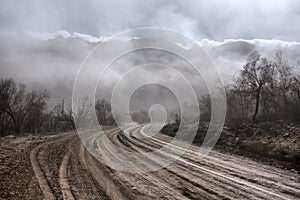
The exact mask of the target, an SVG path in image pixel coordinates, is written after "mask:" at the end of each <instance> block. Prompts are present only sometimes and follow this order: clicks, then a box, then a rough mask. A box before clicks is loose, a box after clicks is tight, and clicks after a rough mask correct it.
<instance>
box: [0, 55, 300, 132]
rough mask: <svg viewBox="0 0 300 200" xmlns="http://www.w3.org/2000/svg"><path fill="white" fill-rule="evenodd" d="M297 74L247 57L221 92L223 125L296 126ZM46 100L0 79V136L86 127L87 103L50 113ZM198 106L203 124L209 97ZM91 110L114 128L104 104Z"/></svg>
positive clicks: (280, 60)
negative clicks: (283, 123) (224, 101)
mask: <svg viewBox="0 0 300 200" xmlns="http://www.w3.org/2000/svg"><path fill="white" fill-rule="evenodd" d="M297 69H298V68H297V66H296V65H292V64H290V63H289V61H288V60H287V59H286V58H285V57H284V56H283V54H282V53H277V54H276V55H275V58H274V59H269V58H266V57H264V56H262V55H261V54H260V53H259V52H258V51H253V52H252V53H251V54H250V55H249V56H248V58H247V60H246V64H245V65H243V66H242V68H241V70H240V72H239V73H238V74H237V75H236V76H234V78H233V82H232V84H230V85H228V86H226V96H227V116H226V123H227V124H240V123H242V122H252V123H256V122H260V121H276V120H288V121H297V122H299V121H300V74H299V72H297V71H296V70H297ZM49 99H50V95H49V93H48V92H47V90H43V91H36V90H32V91H29V90H27V89H26V86H25V85H24V84H17V83H16V82H15V81H14V80H13V79H1V80H0V136H5V135H9V134H16V135H21V134H23V133H49V132H52V133H53V132H54V133H58V132H65V131H69V130H75V129H76V125H80V124H87V122H88V123H89V124H91V120H92V119H90V116H91V115H90V114H91V111H92V108H93V106H92V103H91V101H90V100H89V99H88V98H78V99H75V100H73V108H72V106H71V104H68V105H66V106H64V102H61V103H58V104H57V105H56V106H55V107H54V108H53V109H51V110H50V109H49V108H48V107H47V101H48V100H49ZM199 105H200V106H201V107H200V110H201V111H202V112H201V115H202V116H201V119H202V120H204V121H205V120H206V121H209V119H210V110H211V103H210V98H209V95H207V96H202V98H200V100H199ZM94 109H95V111H96V116H97V120H98V121H97V122H93V123H99V124H100V125H103V126H112V125H115V120H114V118H113V115H112V110H111V105H110V103H109V102H108V101H107V100H105V99H99V100H97V101H96V103H95V107H94ZM203 111H204V112H203ZM121 117H122V116H121ZM131 117H132V119H133V120H134V121H136V122H138V123H146V122H149V121H150V118H149V115H148V113H147V112H146V111H140V112H134V113H131ZM178 119H179V117H178V116H177V121H178ZM175 120H176V117H175Z"/></svg>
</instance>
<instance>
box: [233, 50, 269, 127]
mask: <svg viewBox="0 0 300 200" xmlns="http://www.w3.org/2000/svg"><path fill="white" fill-rule="evenodd" d="M273 74H274V65H273V64H272V63H271V62H270V61H268V60H267V58H264V57H261V56H260V55H259V53H258V52H257V51H254V52H252V53H251V54H250V55H249V57H248V59H247V63H246V65H244V66H243V69H242V70H241V73H240V77H239V78H238V80H237V84H238V87H239V88H243V89H244V90H246V91H247V92H248V93H249V94H251V95H252V96H253V97H254V99H255V109H254V113H253V116H252V120H253V122H255V121H256V117H257V113H258V111H259V106H260V98H261V92H262V89H263V87H264V86H265V85H266V84H268V83H271V82H272V79H273Z"/></svg>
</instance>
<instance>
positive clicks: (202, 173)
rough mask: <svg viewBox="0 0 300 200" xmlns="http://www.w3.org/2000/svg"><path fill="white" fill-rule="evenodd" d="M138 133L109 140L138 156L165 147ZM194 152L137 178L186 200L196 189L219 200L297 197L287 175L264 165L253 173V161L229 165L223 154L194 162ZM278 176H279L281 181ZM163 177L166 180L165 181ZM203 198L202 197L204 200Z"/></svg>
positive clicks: (112, 153) (193, 196)
mask: <svg viewBox="0 0 300 200" xmlns="http://www.w3.org/2000/svg"><path fill="white" fill-rule="evenodd" d="M137 131H140V130H139V128H137V129H136V130H134V129H132V128H131V129H129V131H128V134H125V133H121V134H117V133H111V134H113V135H110V136H109V139H110V140H113V141H112V142H113V144H115V145H118V146H122V148H124V149H127V150H129V151H135V152H140V153H145V152H148V151H153V150H155V149H157V148H160V147H161V146H164V145H165V144H166V142H164V141H161V140H159V139H154V138H145V137H144V138H140V137H139V138H137V137H135V136H134V135H135V134H137ZM125 132H126V131H125ZM99 142H100V144H98V145H102V148H104V147H105V150H104V151H107V152H106V153H108V156H111V157H116V158H117V159H118V156H122V155H114V152H113V151H111V150H110V147H109V146H108V145H107V144H106V143H105V141H100V140H99ZM101 142H102V143H101ZM105 145H106V146H105ZM173 148H174V149H176V148H177V147H176V146H173ZM170 151H171V150H170ZM171 152H172V151H171ZM196 152H197V151H195V150H189V151H187V153H186V154H184V155H183V157H182V158H179V159H178V158H177V157H174V159H175V158H176V159H177V161H176V162H175V163H174V165H172V166H171V167H170V166H168V167H166V168H164V169H163V170H165V171H167V173H165V172H162V171H163V170H159V172H158V173H156V174H155V173H152V174H151V175H149V174H147V175H144V174H143V175H142V174H139V176H141V177H142V179H145V180H147V181H149V182H151V181H152V182H154V183H156V182H157V180H161V181H162V179H164V180H163V182H164V183H167V182H168V181H169V183H167V184H169V186H171V187H173V188H177V190H181V191H182V192H183V193H185V196H187V197H189V198H196V196H197V195H195V188H197V190H198V191H199V189H201V190H202V193H203V191H205V192H208V193H210V194H211V195H217V196H219V195H220V194H222V195H221V196H219V197H218V198H223V199H231V198H232V197H236V198H241V197H243V198H263V199H270V198H271V197H272V196H273V197H272V198H279V199H290V198H296V196H298V195H299V190H298V188H299V185H298V186H297V180H296V179H293V178H292V177H289V176H287V175H286V174H285V173H280V170H277V169H276V170H275V172H274V174H272V171H271V169H272V168H271V167H269V168H268V167H267V166H264V165H263V167H262V171H258V172H255V170H259V168H258V167H259V166H261V165H262V164H259V165H258V167H255V164H254V163H255V162H253V161H248V160H247V159H245V160H247V162H246V164H247V163H248V162H249V165H250V166H249V167H248V166H247V167H246V166H243V165H242V164H245V163H242V164H241V163H239V162H240V160H238V161H237V162H232V163H231V161H232V160H233V159H234V158H235V157H233V156H228V155H225V156H224V157H225V159H222V157H221V156H222V155H223V154H221V153H218V152H217V153H214V154H213V155H211V156H208V159H207V160H205V161H199V160H197V154H196ZM104 153H105V152H104ZM216 155H217V157H216ZM161 156H162V157H164V156H167V157H173V155H172V154H171V153H170V152H167V153H166V154H165V155H161ZM220 158H221V159H220ZM145 159H150V160H152V161H154V162H159V159H161V158H158V157H156V158H145ZM226 159H227V161H226ZM235 159H236V158H235ZM239 159H240V158H239ZM228 160H229V161H228ZM145 162H147V161H145ZM216 170H218V171H216ZM186 172H188V173H186ZM167 174H168V175H167ZM172 174H173V175H174V177H172V178H171V175H172ZM287 174H288V173H287ZM255 175H256V176H257V175H258V177H251V176H255ZM279 175H281V176H280V178H279ZM165 176H167V177H166V178H165ZM123 177H125V178H124V179H126V176H124V173H123ZM254 178H255V179H254ZM127 179H128V178H127ZM140 179H141V178H140ZM191 179H192V180H191ZM276 180H285V181H284V182H283V183H276ZM123 181H124V180H123ZM125 181H126V180H125ZM173 182H174V183H178V182H184V184H182V187H186V186H188V188H186V189H185V190H183V189H182V188H180V187H178V185H176V184H173ZM212 186H213V187H214V191H212V190H211V189H210V188H209V187H212ZM169 188H170V187H169ZM192 188H194V189H192ZM186 190H189V192H187V191H186ZM204 196H205V195H204ZM204 196H202V197H203V198H205V197H204ZM198 197H199V195H198ZM206 197H207V196H206ZM211 197H212V196H211Z"/></svg>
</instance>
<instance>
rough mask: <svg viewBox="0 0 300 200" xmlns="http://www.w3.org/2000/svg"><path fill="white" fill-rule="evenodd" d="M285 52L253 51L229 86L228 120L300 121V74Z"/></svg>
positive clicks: (231, 121) (236, 121)
mask: <svg viewBox="0 0 300 200" xmlns="http://www.w3.org/2000/svg"><path fill="white" fill-rule="evenodd" d="M297 67H298V66H297V65H292V64H291V63H290V62H289V61H288V59H286V58H285V57H284V56H283V54H282V53H276V55H275V58H274V59H269V58H266V57H264V56H262V55H261V54H260V53H259V52H258V51H253V52H252V53H251V54H250V55H249V56H248V58H247V61H246V64H245V65H244V66H242V69H241V70H240V72H239V74H238V75H237V76H235V77H234V79H233V83H232V84H230V85H229V86H227V88H226V93H227V94H226V96H227V104H228V106H227V117H226V121H227V123H241V122H243V121H250V122H253V123H256V122H260V121H276V120H285V121H298V122H299V121H300V74H299V72H298V73H297V70H298V68H297Z"/></svg>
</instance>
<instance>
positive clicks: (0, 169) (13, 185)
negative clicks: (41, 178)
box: [0, 136, 47, 199]
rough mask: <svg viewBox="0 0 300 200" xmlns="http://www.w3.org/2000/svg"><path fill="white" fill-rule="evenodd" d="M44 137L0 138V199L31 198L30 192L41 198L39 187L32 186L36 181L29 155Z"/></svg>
mask: <svg viewBox="0 0 300 200" xmlns="http://www.w3.org/2000/svg"><path fill="white" fill-rule="evenodd" d="M46 139H47V138H46V137H42V136H27V137H14V136H7V137H2V138H0V199H21V198H22V197H23V198H24V197H30V196H31V198H32V194H34V196H35V197H36V198H39V197H41V198H42V192H41V190H40V189H39V187H32V186H34V185H38V183H37V181H36V179H34V173H33V170H32V167H31V162H30V159H29V157H30V152H31V150H32V149H33V148H34V147H35V146H37V145H38V144H40V143H41V142H42V141H44V140H46ZM28 188H34V190H33V189H31V190H30V189H28ZM27 199H28V198H27Z"/></svg>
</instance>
